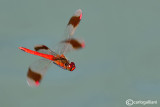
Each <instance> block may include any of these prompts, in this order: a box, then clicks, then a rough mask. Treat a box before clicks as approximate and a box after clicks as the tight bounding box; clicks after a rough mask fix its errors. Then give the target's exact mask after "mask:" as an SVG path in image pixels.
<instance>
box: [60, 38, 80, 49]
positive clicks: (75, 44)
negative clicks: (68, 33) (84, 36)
mask: <svg viewBox="0 0 160 107" xmlns="http://www.w3.org/2000/svg"><path fill="white" fill-rule="evenodd" d="M62 42H64V43H70V44H71V45H72V47H73V48H74V49H79V48H82V45H81V43H79V41H77V40H76V39H69V40H65V41H62Z"/></svg>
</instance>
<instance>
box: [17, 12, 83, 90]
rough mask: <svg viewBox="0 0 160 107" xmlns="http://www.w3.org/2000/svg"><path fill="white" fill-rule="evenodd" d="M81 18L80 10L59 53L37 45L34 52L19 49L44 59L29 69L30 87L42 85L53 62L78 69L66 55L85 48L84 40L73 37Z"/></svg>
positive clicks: (67, 30) (74, 17) (68, 29)
mask: <svg viewBox="0 0 160 107" xmlns="http://www.w3.org/2000/svg"><path fill="white" fill-rule="evenodd" d="M81 18H82V10H81V9H78V10H77V11H76V12H75V13H74V14H73V16H72V17H71V18H70V20H69V22H68V24H67V28H66V33H65V34H66V35H65V36H66V39H65V40H63V41H61V42H60V44H61V45H60V47H59V51H58V52H56V51H55V50H51V49H49V48H48V47H47V46H45V45H36V46H35V47H34V51H33V50H30V49H27V48H25V47H19V49H20V50H22V51H24V52H27V53H30V54H33V55H37V56H40V57H43V59H39V60H37V61H36V62H34V63H33V64H31V65H30V66H29V68H28V72H27V83H28V85H29V86H36V87H37V86H39V85H40V82H41V80H42V78H43V77H44V74H45V72H46V71H47V69H48V67H49V65H50V64H51V62H53V63H54V64H56V65H58V66H59V67H61V68H63V69H65V70H68V71H73V70H74V69H75V68H76V66H75V63H74V62H70V61H69V60H68V59H67V58H66V57H65V56H64V54H65V53H67V52H69V51H71V50H78V49H81V48H84V47H85V42H84V41H83V40H81V39H77V38H73V37H72V36H73V35H74V32H75V30H76V28H77V27H78V25H79V23H80V21H81Z"/></svg>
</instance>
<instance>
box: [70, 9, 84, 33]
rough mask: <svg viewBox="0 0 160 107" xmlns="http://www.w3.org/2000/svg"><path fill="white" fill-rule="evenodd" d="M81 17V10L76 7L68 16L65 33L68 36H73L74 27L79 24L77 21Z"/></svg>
mask: <svg viewBox="0 0 160 107" xmlns="http://www.w3.org/2000/svg"><path fill="white" fill-rule="evenodd" d="M81 18H82V10H81V9H78V10H77V11H76V12H75V13H74V15H73V16H72V17H71V18H70V20H69V22H68V24H67V33H68V35H69V36H73V35H74V32H75V30H76V28H77V27H78V25H79V22H80V21H81Z"/></svg>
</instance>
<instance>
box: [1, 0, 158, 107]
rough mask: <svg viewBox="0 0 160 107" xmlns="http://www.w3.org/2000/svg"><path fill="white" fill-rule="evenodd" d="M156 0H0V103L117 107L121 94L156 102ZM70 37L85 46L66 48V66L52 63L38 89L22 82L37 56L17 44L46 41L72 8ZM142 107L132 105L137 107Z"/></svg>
mask: <svg viewBox="0 0 160 107" xmlns="http://www.w3.org/2000/svg"><path fill="white" fill-rule="evenodd" d="M159 5H160V1H159V0H154V1H153V0H0V107H118V106H119V107H125V106H127V105H126V103H125V101H126V100H127V99H133V100H135V101H136V100H157V101H158V104H157V105H148V106H153V107H159V106H160V105H159V104H160V101H159V99H160V93H159V90H160V66H159V65H160V42H159V41H160V13H159V12H160V6H159ZM79 8H80V9H82V12H83V17H82V20H81V23H80V25H79V27H78V28H77V30H76V32H75V35H74V37H78V38H83V39H84V40H85V43H86V47H85V48H84V49H82V50H79V51H74V52H71V53H69V54H67V55H66V56H67V58H68V59H70V61H73V62H75V64H76V69H75V70H74V71H73V72H69V71H66V70H63V69H61V68H59V67H57V66H56V65H54V64H53V65H52V66H51V67H50V69H49V70H48V71H47V73H46V75H45V77H44V79H43V81H42V83H41V85H40V87H38V88H31V87H29V86H28V85H27V83H26V74H27V69H28V66H29V65H30V64H31V63H33V62H34V61H35V60H37V59H39V57H38V56H33V55H30V54H27V53H24V52H22V51H21V50H19V49H18V47H20V46H24V47H26V48H29V49H33V47H34V45H36V44H45V45H47V46H48V47H50V48H52V47H54V46H55V45H56V44H57V43H58V42H59V41H61V40H62V39H61V38H62V37H63V35H64V31H65V28H66V25H67V23H68V20H69V19H70V17H71V16H72V15H73V13H74V12H75V11H76V10H77V9H79ZM140 106H142V105H134V107H140Z"/></svg>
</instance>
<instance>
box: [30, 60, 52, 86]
mask: <svg viewBox="0 0 160 107" xmlns="http://www.w3.org/2000/svg"><path fill="white" fill-rule="evenodd" d="M50 63H51V61H49V60H47V59H40V60H37V61H36V62H34V63H33V64H31V65H30V66H29V68H28V73H27V83H28V85H29V86H31V87H33V86H36V87H37V86H39V85H40V82H41V80H42V78H43V77H44V75H45V73H46V71H47V69H48V67H49V65H50Z"/></svg>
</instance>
